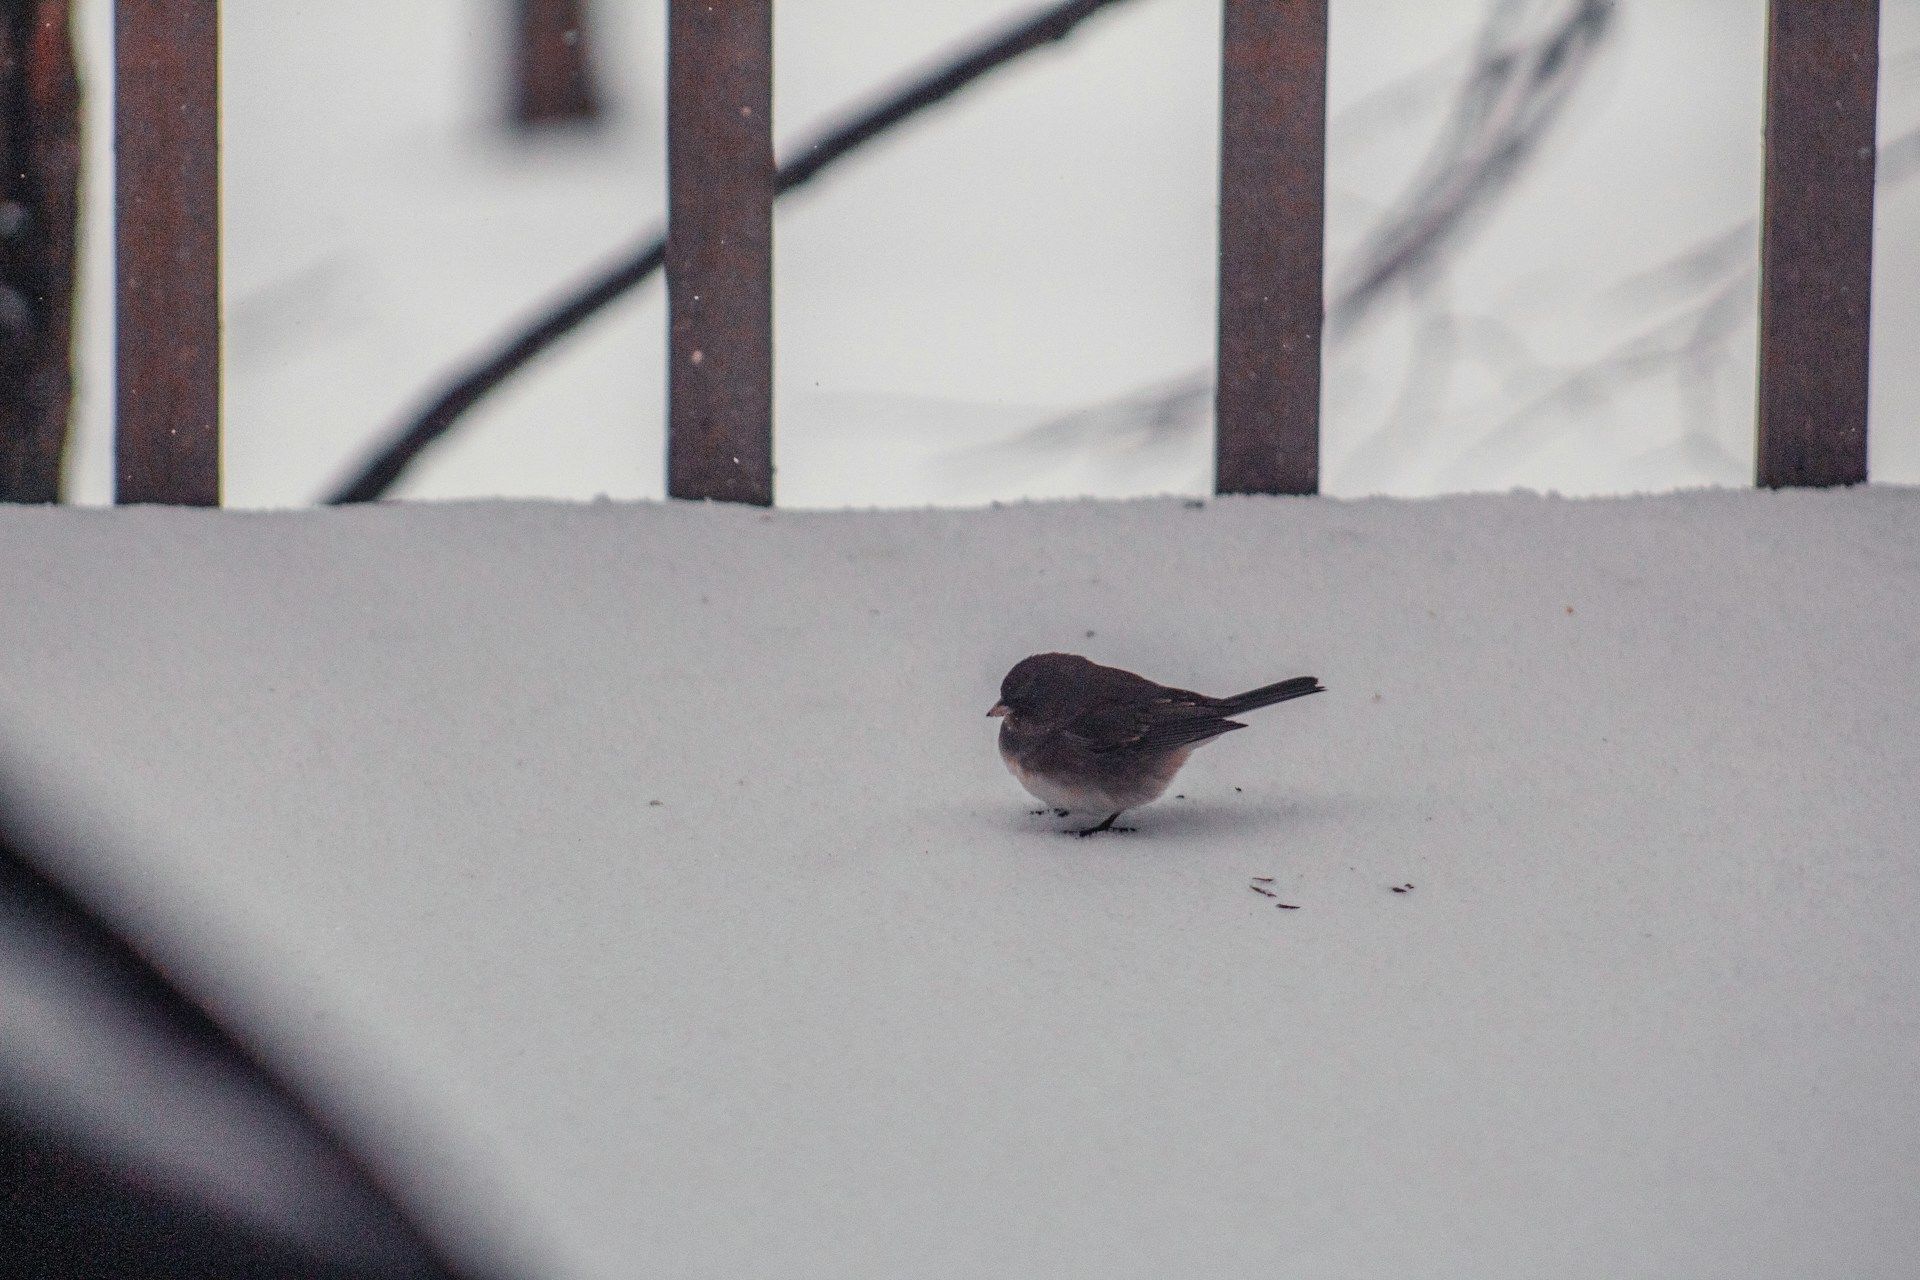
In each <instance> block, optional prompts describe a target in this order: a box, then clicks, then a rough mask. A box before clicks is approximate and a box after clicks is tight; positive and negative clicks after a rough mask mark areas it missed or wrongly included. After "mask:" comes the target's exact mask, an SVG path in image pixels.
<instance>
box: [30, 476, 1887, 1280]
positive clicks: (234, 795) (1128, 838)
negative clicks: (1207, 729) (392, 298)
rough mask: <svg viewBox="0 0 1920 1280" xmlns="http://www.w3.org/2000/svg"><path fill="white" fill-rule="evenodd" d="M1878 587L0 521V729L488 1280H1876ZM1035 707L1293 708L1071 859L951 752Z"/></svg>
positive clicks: (629, 535)
mask: <svg viewBox="0 0 1920 1280" xmlns="http://www.w3.org/2000/svg"><path fill="white" fill-rule="evenodd" d="M1916 533H1920V491H1915V490H1907V489H1887V488H1875V489H1869V490H1856V491H1852V492H1846V493H1832V492H1829V493H1783V494H1772V493H1759V492H1718V493H1713V492H1709V493H1692V494H1685V495H1678V496H1672V497H1666V498H1657V499H1642V500H1596V501H1566V500H1558V499H1553V498H1540V497H1532V496H1523V495H1513V496H1497V497H1495V496H1483V497H1469V498H1453V499H1441V500H1433V501H1424V502H1409V501H1402V500H1391V499H1373V500H1367V501H1361V502H1339V501H1333V500H1325V499H1305V500H1302V499H1279V500H1273V499H1237V500H1236V499H1227V500H1219V501H1213V502H1209V503H1207V504H1205V505H1204V506H1203V507H1193V506H1189V505H1187V504H1185V503H1183V502H1181V501H1179V500H1163V501H1145V502H1137V503H1126V504H1111V503H1107V504H1096V503H1081V504H1061V505H1032V506H1015V507H1008V508H1005V509H1000V510H981V511H946V512H894V513H841V514H824V513H804V512H778V513H766V512H759V511H752V510H745V509H723V508H708V507H700V506H688V505H638V506H635V505H625V504H612V503H604V504H592V505H583V506H565V505H533V504H474V505H454V506H406V507H393V506H387V507H378V508H367V509H359V510H353V511H345V512H309V513H290V514H275V515H266V514H248V513H235V512H218V513H210V512H194V511H179V510H172V511H169V510H151V509H130V510H121V511H114V512H98V511H75V510H64V511H62V510H17V509H4V510H0V599H5V600H6V601H8V602H9V607H8V608H6V609H5V610H0V724H4V725H5V726H6V728H5V733H4V737H5V740H6V745H7V750H8V753H9V756H10V758H11V760H12V761H13V764H14V771H15V772H16V774H17V773H18V772H19V770H20V769H21V768H22V767H24V766H31V767H32V769H33V777H34V778H35V779H36V780H37V781H38V783H39V784H40V786H41V793H42V795H43V796H52V797H56V798H57V797H60V796H65V797H66V799H67V800H68V801H69V802H72V801H74V800H76V799H79V800H80V801H81V803H80V805H79V808H80V809H81V810H83V811H84V813H85V815H86V817H85V822H86V824H90V825H91V827H92V829H94V830H117V831H119V832H120V833H121V836H122V839H121V840H120V842H119V843H118V844H117V845H116V844H98V845H95V844H83V845H82V846H81V847H80V851H79V854H78V855H77V857H76V860H75V862H74V863H73V866H72V868H71V869H72V871H73V872H74V873H75V874H78V875H80V876H82V877H83V878H84V879H85V880H86V881H87V882H89V883H90V884H92V885H93V887H94V892H95V893H96V894H97V895H99V896H101V897H102V898H103V899H104V900H106V901H108V902H110V903H112V904H113V906H114V909H115V910H116V912H118V913H119V914H121V915H122V916H123V917H125V918H128V919H130V920H132V921H134V922H135V924H136V925H137V927H138V928H139V930H140V931H141V933H142V934H143V935H144V936H147V937H148V938H150V939H153V940H154V941H153V943H152V945H154V946H155V948H156V949H157V950H158V951H159V952H160V953H161V954H162V955H164V956H166V957H168V959H169V963H170V965H171V967H173V968H175V969H176V970H177V971H179V972H182V973H185V974H189V975H195V976H196V980H197V981H198V983H199V984H200V985H201V986H202V988H203V989H204V990H207V991H209V992H210V993H211V994H212V996H213V998H214V999H215V1000H216V1003H218V1004H219V1005H220V1006H221V1007H222V1008H225V1009H227V1010H229V1011H230V1012H232V1013H235V1014H236V1015H237V1016H240V1017H243V1018H247V1019H250V1020H251V1021H252V1023H253V1025H255V1026H256V1027H264V1028H266V1034H267V1037H268V1040H269V1042H270V1043H271V1044H273V1045H274V1046H275V1048H276V1051H277V1052H279V1053H281V1054H285V1055H290V1056H291V1058H292V1060H294V1061H295V1062H296V1063H298V1064H299V1070H300V1073H301V1075H302V1077H303V1078H305V1079H308V1080H310V1081H312V1082H315V1083H317V1084H318V1085H319V1087H321V1088H322V1089H323V1090H324V1091H325V1092H326V1093H327V1095H328V1097H329V1099H330V1101H331V1104H332V1105H333V1106H334V1107H335V1108H344V1109H345V1111H346V1114H348V1115H349V1116H350V1117H352V1118H353V1123H354V1124H355V1126H356V1127H358V1128H359V1129H361V1130H362V1131H363V1133H364V1134H365V1135H366V1136H367V1137H368V1138H369V1139H370V1140H371V1141H373V1142H374V1143H375V1145H376V1146H377V1147H379V1148H380V1149H381V1150H382V1151H384V1153H385V1158H386V1159H388V1160H391V1161H397V1162H398V1163H399V1164H400V1165H401V1166H403V1167H406V1168H409V1169H411V1171H412V1173H413V1174H414V1176H416V1177H429V1178H430V1179H431V1180H432V1184H433V1186H434V1188H436V1189H435V1190H433V1191H432V1193H431V1199H432V1204H433V1208H432V1214H433V1216H434V1217H435V1218H436V1220H440V1221H443V1222H444V1221H454V1222H460V1223H464V1224H465V1225H466V1227H467V1229H472V1230H477V1231H479V1232H481V1233H482V1234H483V1235H485V1236H487V1237H490V1238H491V1240H492V1242H493V1244H494V1245H495V1246H496V1247H499V1248H502V1249H504V1250H506V1251H507V1253H508V1255H509V1256H511V1257H514V1258H516V1259H518V1260H519V1261H520V1262H521V1263H522V1264H523V1265H525V1266H527V1267H528V1268H529V1269H530V1270H532V1271H535V1272H536V1273H538V1274H548V1275H564V1276H580V1277H600V1276H604V1277H615V1276H630V1275H634V1274H659V1275H677V1276H726V1277H749V1276H769V1277H772V1276H781V1277H791V1276H822V1277H825V1276H833V1277H855V1276H875V1277H879V1276H888V1277H892V1276H903V1275H914V1276H955V1277H960V1276H965V1277H977V1276H982V1275H1008V1276H1049V1277H1077V1276H1085V1277H1102V1278H1108V1277H1133V1276H1138V1277H1165V1276H1173V1275H1204V1276H1247V1277H1254V1276H1258V1277H1274V1276H1313V1277H1328V1276H1334V1277H1338V1276H1352V1277H1405V1276H1423V1277H1427V1276H1430V1277H1462V1278H1466V1277H1472V1278H1473V1280H1486V1278H1489V1277H1509V1276H1510V1277H1537V1276H1543V1275H1551V1276H1567V1277H1582V1276H1591V1277H1610V1278H1611V1277H1620V1276H1638V1275H1647V1276H1654V1275H1659V1276H1688V1277H1716V1276H1726V1277H1735V1276H1738V1277H1769V1276H1778V1277H1804V1276H1809V1275H1847V1276H1853V1277H1866V1276H1888V1277H1892V1276H1906V1275H1910V1274H1911V1273H1912V1262H1913V1259H1914V1258H1915V1257H1920V1103H1917V1102H1916V1098H1920V1088H1917V1087H1916V1086H1920V1068H1917V1067H1916V1063H1920V1002H1916V1000H1915V996H1914V985H1913V976H1914V974H1915V973H1916V972H1920V860H1916V858H1915V856H1914V850H1915V849H1916V847H1920V807H1917V806H1916V803H1915V796H1914V778H1915V777H1916V775H1917V774H1920V735H1917V734H1916V733H1915V729H1914V726H1915V723H1916V717H1917V716H1920V554H1916V551H1915V548H1916V546H1920V539H1917V538H1916ZM1047 648H1065V649H1073V650H1078V651H1082V652H1086V653H1088V654H1091V655H1093V656H1095V657H1097V658H1100V659H1104V660H1107V661H1112V662H1117V663H1120V664H1122V665H1126V666H1129V667H1132V668H1134V669H1136V670H1140V671H1143V672H1146V673H1148V674H1151V675H1153V676H1157V677H1160V678H1162V679H1165V680H1169V681H1176V682H1179V683H1182V684H1186V685H1191V686H1197V687H1199V688H1201V689H1205V690H1212V691H1219V692H1226V691H1230V690H1235V689H1239V688H1243V687H1246V686H1250V685H1253V684H1257V683H1261V682H1264V681H1268V680H1273V679H1278V678H1280V677H1283V676H1290V675H1296V674H1302V673H1309V674H1313V675H1317V676H1319V677H1321V678H1322V679H1323V680H1324V681H1325V682H1326V683H1327V685H1328V686H1329V688H1330V690H1331V692H1329V693H1327V694H1325V695H1322V696H1320V697H1316V698H1311V699H1307V700H1305V701H1303V702H1299V703H1292V704H1288V705H1285V706H1283V707H1278V708H1274V709H1272V710H1270V711H1266V712H1263V713H1261V714H1260V715H1259V716H1258V718H1257V720H1256V721H1255V723H1254V725H1253V727H1252V728H1251V729H1250V730H1249V731H1247V732H1244V733H1238V734H1234V735H1232V736H1231V738H1229V739H1228V740H1225V741H1223V742H1221V743H1219V744H1217V745H1215V746H1211V747H1209V748H1208V749H1207V750H1205V751H1203V752H1201V753H1199V754H1198V755H1197V756H1196V757H1195V759H1194V761H1193V763H1192V764H1190V765H1189V766H1188V769H1187V771H1186V773H1185V774H1184V775H1183V776H1182V778H1181V780H1180V782H1179V783H1178V784H1177V785H1176V788H1175V789H1176V791H1177V792H1178V793H1179V794H1180V795H1181V796H1183V797H1184V798H1180V799H1174V798H1169V799H1168V800H1166V801H1164V802H1162V803H1160V804H1158V805H1155V806H1153V807H1151V808H1148V809H1145V810H1143V811H1140V812H1139V813H1138V814H1137V815H1136V820H1135V825H1137V826H1138V828H1139V830H1138V832H1137V833H1136V834H1133V835H1125V836H1118V837H1103V838H1099V839H1094V840H1076V839H1073V838H1071V837H1069V836H1065V835H1062V834H1061V829H1062V827H1063V826H1064V825H1065V824H1064V823H1062V822H1061V821H1060V820H1058V819H1054V818H1051V817H1034V816H1031V815H1030V814H1029V812H1028V810H1029V805H1030V802H1029V801H1028V799H1027V798H1026V797H1025V796H1024V795H1023V794H1022V793H1021V792H1020V791H1019V789H1018V788H1017V787H1016V786H1015V784H1014V782H1013V781H1012V779H1011V778H1009V777H1008V776H1007V775H1006V774H1005V772H1004V770H1003V769H1002V767H1001V765H1000V762H999V761H998V759H997V758H996V755H995V751H994V748H993V732H994V729H995V727H996V726H995V723H994V722H992V721H990V720H987V719H986V718H985V717H984V715H983V713H984V712H985V710H986V708H987V707H988V705H989V704H990V703H991V702H992V701H993V700H994V695H995V691H996V688H997V684H998V680H999V677H1000V675H1001V673H1002V672H1003V671H1004V669H1005V668H1006V667H1007V666H1008V665H1009V664H1010V663H1011V662H1012V661H1014V660H1015V659H1017V658H1019V657H1021V656H1022V655H1024V654H1026V653H1028V652H1031V651H1035V650H1040V649H1047ZM128 836H131V837H132V838H131V839H128V838H127V837H128ZM109 849H113V850H116V852H112V853H109V852H108V850H109ZM1256 876H1271V877H1273V881H1272V885H1273V889H1274V890H1275V891H1276V892H1277V893H1278V894H1279V895H1280V898H1279V900H1281V901H1286V902H1289V903H1293V904H1297V906H1298V908H1299V909H1298V910H1295V911H1281V910H1277V909H1276V908H1275V902H1274V900H1270V899H1268V898H1266V897H1264V896H1261V895H1259V894H1257V893H1254V892H1250V891H1249V883H1250V881H1251V878H1252V877H1256ZM1409 883H1411V885H1412V886H1413V887H1412V889H1411V891H1410V892H1407V893H1403V894H1396V893H1394V892H1392V891H1391V887H1392V886H1395V885H1406V884H1409Z"/></svg>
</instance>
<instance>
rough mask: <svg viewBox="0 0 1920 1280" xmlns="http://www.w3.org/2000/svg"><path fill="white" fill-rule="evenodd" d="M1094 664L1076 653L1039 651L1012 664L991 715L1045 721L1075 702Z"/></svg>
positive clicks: (1001, 684)
mask: <svg viewBox="0 0 1920 1280" xmlns="http://www.w3.org/2000/svg"><path fill="white" fill-rule="evenodd" d="M1093 665H1094V664H1093V663H1091V662H1089V661H1088V660H1087V659H1085V658H1083V657H1081V656H1080V655H1079V654H1075V653H1036V654H1034V655H1033V656H1032V657H1031V658H1022V659H1020V661H1018V662H1016V663H1014V664H1013V670H1011V671H1009V672H1007V675H1006V679H1004V680H1002V681H1001V682H1000V701H998V702H996V703H994V704H993V710H991V711H989V712H987V714H988V715H990V716H1016V717H1019V718H1021V719H1026V720H1044V719H1047V718H1048V717H1049V715H1050V714H1051V713H1053V712H1054V711H1056V710H1059V709H1063V708H1066V707H1069V706H1071V705H1073V698H1074V689H1075V687H1076V684H1077V683H1078V682H1079V681H1081V680H1083V679H1084V678H1085V676H1086V673H1087V670H1088V669H1089V668H1090V667H1092V666H1093Z"/></svg>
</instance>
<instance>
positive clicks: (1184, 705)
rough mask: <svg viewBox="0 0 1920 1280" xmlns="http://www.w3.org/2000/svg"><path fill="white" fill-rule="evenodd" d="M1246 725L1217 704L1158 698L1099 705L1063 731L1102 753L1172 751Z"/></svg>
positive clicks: (1087, 749) (1062, 729)
mask: <svg viewBox="0 0 1920 1280" xmlns="http://www.w3.org/2000/svg"><path fill="white" fill-rule="evenodd" d="M1244 728H1246V726H1245V725H1243V724H1241V723H1240V722H1239V721H1237V720H1229V719H1227V718H1226V717H1225V716H1224V715H1222V714H1221V713H1220V711H1219V709H1218V708H1217V707H1209V706H1204V705H1200V704H1198V703H1194V702H1189V701H1186V700H1184V699H1177V698H1156V699H1154V700H1152V701H1148V702H1137V703H1129V704H1108V705H1106V706H1103V707H1096V708H1094V709H1093V710H1091V711H1086V712H1083V713H1081V714H1080V715H1078V716H1075V717H1074V718H1073V719H1072V720H1071V721H1069V722H1068V723H1067V724H1066V725H1064V726H1062V728H1061V732H1062V733H1064V734H1065V735H1066V736H1067V737H1068V738H1070V739H1072V740H1074V742H1075V743H1076V744H1077V745H1079V746H1081V748H1082V749H1083V750H1086V751H1091V752H1095V753H1096V754H1100V753H1106V752H1111V751H1140V752H1157V751H1171V750H1173V749H1175V748H1177V747H1185V746H1191V745H1192V744H1194V743H1197V742H1205V741H1206V740H1207V739H1209V738H1217V737H1219V736H1220V735H1221V734H1223V733H1231V732H1233V731H1234V730H1235V729H1244Z"/></svg>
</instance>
